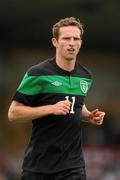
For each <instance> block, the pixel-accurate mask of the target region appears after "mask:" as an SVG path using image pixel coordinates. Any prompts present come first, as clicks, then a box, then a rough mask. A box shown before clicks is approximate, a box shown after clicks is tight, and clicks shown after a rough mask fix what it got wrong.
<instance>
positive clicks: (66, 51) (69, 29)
mask: <svg viewBox="0 0 120 180" xmlns="http://www.w3.org/2000/svg"><path fill="white" fill-rule="evenodd" d="M80 35H81V32H80V29H79V28H78V27H76V26H65V27H61V28H60V29H59V38H58V39H55V38H53V39H52V42H53V45H54V46H55V47H56V55H57V56H58V57H60V58H64V59H66V60H69V61H70V60H76V56H77V54H78V52H79V50H80V47H81V44H82V40H81V38H80V37H81V36H80Z"/></svg>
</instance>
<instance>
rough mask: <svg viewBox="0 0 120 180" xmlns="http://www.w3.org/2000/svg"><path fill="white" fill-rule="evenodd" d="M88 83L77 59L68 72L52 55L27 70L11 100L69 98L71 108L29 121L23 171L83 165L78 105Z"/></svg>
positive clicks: (29, 102) (42, 102)
mask: <svg viewBox="0 0 120 180" xmlns="http://www.w3.org/2000/svg"><path fill="white" fill-rule="evenodd" d="M91 84H92V76H91V73H90V72H89V71H88V70H87V69H86V68H85V67H83V66H82V65H80V64H79V63H78V62H77V63H76V64H75V69H74V70H73V71H71V72H68V71H65V70H63V69H61V68H60V67H59V66H58V65H57V64H56V61H55V59H49V60H46V61H44V62H42V63H40V64H37V65H35V66H33V67H31V68H30V69H29V70H28V71H27V73H26V74H25V76H24V78H23V80H22V82H21V84H20V86H19V87H18V89H17V91H16V93H15V96H14V98H13V99H14V100H16V101H18V102H21V103H23V104H25V105H28V106H32V107H37V106H43V105H50V104H55V103H57V102H59V101H61V100H65V99H68V100H70V101H71V109H70V112H69V114H67V115H48V116H44V117H41V118H39V119H35V120H33V121H32V124H33V126H32V134H31V138H30V142H29V144H28V147H27V149H26V152H25V157H24V162H23V169H24V170H25V171H30V172H42V173H43V172H44V173H51V172H58V171H61V170H64V169H69V168H76V167H82V166H84V159H83V155H82V150H81V122H82V117H81V109H82V106H83V104H84V98H85V97H86V95H87V93H88V90H89V88H90V86H91Z"/></svg>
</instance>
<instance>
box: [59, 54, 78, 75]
mask: <svg viewBox="0 0 120 180" xmlns="http://www.w3.org/2000/svg"><path fill="white" fill-rule="evenodd" d="M56 63H57V65H58V66H59V67H60V68H61V69H63V70H66V71H69V72H70V71H72V70H74V67H75V60H74V59H73V60H70V59H64V58H58V57H56Z"/></svg>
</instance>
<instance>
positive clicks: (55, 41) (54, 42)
mask: <svg viewBox="0 0 120 180" xmlns="http://www.w3.org/2000/svg"><path fill="white" fill-rule="evenodd" d="M52 44H53V46H54V47H56V48H57V44H58V43H57V39H56V38H52Z"/></svg>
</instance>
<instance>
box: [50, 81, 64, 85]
mask: <svg viewBox="0 0 120 180" xmlns="http://www.w3.org/2000/svg"><path fill="white" fill-rule="evenodd" d="M51 84H52V85H54V86H61V85H62V83H61V82H59V81H55V82H52V83H51Z"/></svg>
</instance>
